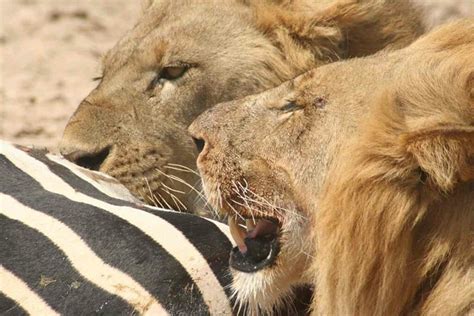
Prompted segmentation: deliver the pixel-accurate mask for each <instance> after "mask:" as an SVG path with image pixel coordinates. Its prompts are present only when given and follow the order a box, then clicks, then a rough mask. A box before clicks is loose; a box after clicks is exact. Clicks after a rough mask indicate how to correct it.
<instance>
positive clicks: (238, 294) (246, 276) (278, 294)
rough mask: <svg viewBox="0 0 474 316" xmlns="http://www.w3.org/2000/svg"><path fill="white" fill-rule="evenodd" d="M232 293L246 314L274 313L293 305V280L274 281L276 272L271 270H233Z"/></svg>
mask: <svg viewBox="0 0 474 316" xmlns="http://www.w3.org/2000/svg"><path fill="white" fill-rule="evenodd" d="M232 274H233V278H234V281H233V283H232V292H233V293H232V294H233V296H234V297H235V299H236V304H238V308H239V309H244V308H245V312H246V313H245V314H246V315H252V316H253V315H272V314H274V312H275V311H277V310H279V309H281V308H283V307H285V306H288V305H291V304H292V303H291V302H292V299H293V297H294V295H293V286H292V285H290V284H291V283H292V282H289V280H284V279H282V280H280V281H279V282H278V283H276V282H274V279H275V274H276V272H274V271H272V270H271V269H270V270H266V271H261V272H257V273H243V272H238V271H233V273H232Z"/></svg>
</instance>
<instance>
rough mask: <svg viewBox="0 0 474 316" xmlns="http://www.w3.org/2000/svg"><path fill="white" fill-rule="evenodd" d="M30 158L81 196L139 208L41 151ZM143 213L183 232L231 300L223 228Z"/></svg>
mask: <svg viewBox="0 0 474 316" xmlns="http://www.w3.org/2000/svg"><path fill="white" fill-rule="evenodd" d="M28 154H29V155H30V156H32V157H33V158H35V159H38V160H40V161H41V162H43V163H44V164H45V165H46V166H47V167H48V168H49V169H50V170H51V171H52V172H53V173H54V174H56V175H57V176H59V177H60V178H61V179H62V180H63V181H64V182H66V183H68V184H69V185H70V186H72V187H74V189H76V190H77V191H79V192H81V193H84V194H86V195H89V196H91V197H95V198H97V199H100V200H104V201H107V202H108V203H111V204H114V205H124V204H128V205H131V206H133V207H135V208H136V207H137V206H136V205H132V203H128V202H124V201H122V200H119V199H115V198H112V197H110V196H108V195H106V194H104V193H102V192H100V191H98V190H97V189H96V188H95V187H94V186H92V185H91V184H90V183H88V182H86V181H84V180H83V179H80V178H79V177H78V176H76V175H75V174H74V173H73V172H72V171H71V170H69V169H68V168H66V167H64V166H62V165H59V164H57V163H55V162H54V161H51V160H50V159H48V157H46V156H45V155H44V153H43V152H41V151H37V150H32V151H29V152H28ZM140 209H143V210H146V211H147V212H149V213H153V214H154V215H156V216H159V217H161V218H162V219H164V220H166V221H168V222H170V223H171V224H172V225H173V226H175V227H176V228H177V229H178V230H179V231H181V232H182V233H183V234H184V235H185V236H186V238H188V240H189V241H190V242H191V243H192V244H193V245H194V246H195V247H196V248H197V249H198V250H199V252H200V253H201V254H202V255H203V256H204V258H205V259H206V260H207V262H208V264H209V266H210V268H211V269H212V271H213V272H214V274H215V275H216V277H217V279H218V280H219V283H220V284H221V285H222V287H224V289H225V293H226V295H227V296H228V297H229V298H230V297H231V290H230V288H229V286H228V285H229V284H230V283H231V282H232V277H231V275H230V271H229V254H230V250H231V249H232V244H231V242H230V241H229V239H228V238H227V236H226V235H225V234H224V233H222V231H220V230H219V228H217V227H216V226H215V225H214V224H212V223H210V222H209V221H207V220H205V219H202V218H199V217H196V216H195V215H188V214H180V215H179V216H176V213H172V212H162V211H157V210H154V209H150V208H140Z"/></svg>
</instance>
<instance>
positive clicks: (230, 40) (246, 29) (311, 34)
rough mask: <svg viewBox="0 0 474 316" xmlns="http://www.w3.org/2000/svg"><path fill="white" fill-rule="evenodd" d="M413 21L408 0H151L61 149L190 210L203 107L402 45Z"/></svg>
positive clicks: (112, 55)
mask: <svg viewBox="0 0 474 316" xmlns="http://www.w3.org/2000/svg"><path fill="white" fill-rule="evenodd" d="M421 31H422V27H421V25H420V22H419V19H418V15H417V13H416V10H413V8H412V7H411V6H410V5H409V3H408V1H397V3H394V2H393V1H379V0H365V1H355V0H354V1H353V0H350V1H349V0H337V1H332V2H329V1H322V2H320V3H318V4H314V3H312V2H310V1H308V4H307V3H305V1H270V0H269V1H244V0H226V1H212V0H206V1H198V2H192V1H184V0H179V1H176V0H156V1H150V5H149V7H148V8H147V9H146V10H145V12H144V14H143V16H142V17H141V19H140V20H139V22H138V23H137V24H136V26H135V27H134V28H133V29H132V30H131V31H130V32H129V33H128V34H127V35H126V36H125V37H124V38H123V39H122V40H120V41H119V42H118V43H117V44H116V46H115V47H114V48H112V49H111V50H110V51H109V52H108V53H107V54H106V55H105V57H104V58H103V75H102V77H101V79H100V82H99V84H98V86H97V87H96V88H95V89H94V90H93V91H91V92H90V94H89V95H88V96H87V97H86V98H85V99H84V101H83V102H82V103H81V104H80V106H79V108H78V109H77V111H76V112H75V113H74V115H73V116H72V118H71V119H70V121H69V123H68V125H67V126H66V128H65V131H64V136H63V139H62V141H61V145H60V151H61V153H62V154H63V155H64V156H65V157H67V158H68V159H70V160H72V161H74V162H76V163H77V164H79V165H82V166H85V167H87V168H90V169H94V170H100V171H102V172H105V173H108V174H109V175H112V176H114V177H115V178H117V179H118V180H119V181H120V182H122V183H123V184H124V185H125V186H126V187H127V188H128V189H130V190H131V192H132V193H134V194H135V195H136V196H138V197H140V198H142V199H143V200H144V201H146V202H148V203H154V204H157V205H160V206H163V207H167V208H174V209H186V210H188V211H195V212H197V211H199V210H200V206H199V203H196V196H199V195H200V194H201V193H200V192H199V190H196V189H195V185H196V183H197V182H199V178H198V176H197V174H196V171H195V158H196V155H197V151H196V149H195V147H194V144H193V142H192V139H191V137H189V135H188V134H187V131H186V128H187V126H188V125H189V124H190V123H191V122H192V121H193V119H194V118H196V117H197V116H198V115H199V114H200V113H202V112H203V111H204V110H206V109H207V108H209V107H211V106H212V105H214V104H216V103H218V102H223V101H228V100H233V99H237V98H241V97H243V96H245V95H249V94H254V93H257V92H260V91H263V90H266V89H268V88H271V87H274V86H277V85H278V84H280V83H282V82H283V81H285V80H288V79H291V78H294V77H295V76H297V75H298V74H301V73H303V72H304V71H306V70H308V69H310V68H313V67H316V66H319V65H322V64H326V63H329V62H331V61H335V60H338V59H343V58H348V57H354V56H363V55H367V54H371V53H374V52H376V51H378V50H380V49H382V48H384V47H391V48H398V47H403V46H406V45H407V44H408V43H410V42H411V41H413V40H414V39H415V38H416V37H417V36H418V35H419V34H420V32H421Z"/></svg>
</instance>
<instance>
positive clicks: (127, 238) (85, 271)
mask: <svg viewBox="0 0 474 316" xmlns="http://www.w3.org/2000/svg"><path fill="white" fill-rule="evenodd" d="M124 197H125V198H126V199H127V200H123V198H124ZM0 239H1V240H0V315H23V314H32V315H57V314H64V315H89V314H102V315H125V314H126V315H130V314H151V315H209V314H210V315H231V314H233V313H234V314H235V313H236V311H234V310H233V303H232V300H231V298H230V297H231V292H230V288H229V286H228V285H229V284H230V283H231V281H232V280H231V276H230V273H229V270H228V258H229V252H230V249H231V248H232V247H233V246H232V242H231V239H230V235H229V232H228V228H227V226H226V225H224V224H221V223H218V222H216V221H212V220H209V219H205V218H200V217H198V216H194V215H189V214H184V213H177V212H173V211H168V210H163V209H158V208H152V207H148V206H144V205H141V204H139V203H137V202H136V201H134V199H133V197H132V196H131V195H130V194H129V193H128V192H127V191H126V190H125V189H124V188H123V187H122V186H120V185H118V184H115V182H114V181H112V180H111V178H109V177H108V176H105V175H102V174H99V173H96V172H91V171H88V170H85V169H82V168H80V167H77V166H75V165H72V164H71V163H69V162H68V161H66V160H64V159H62V158H60V157H57V156H53V155H50V154H47V153H46V152H44V151H39V150H34V149H29V148H26V147H20V146H13V145H10V144H8V143H4V142H1V143H0Z"/></svg>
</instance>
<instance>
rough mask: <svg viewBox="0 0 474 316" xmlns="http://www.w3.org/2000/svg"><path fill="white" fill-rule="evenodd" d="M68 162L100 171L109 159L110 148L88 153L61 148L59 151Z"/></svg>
mask: <svg viewBox="0 0 474 316" xmlns="http://www.w3.org/2000/svg"><path fill="white" fill-rule="evenodd" d="M59 151H60V152H61V154H62V155H63V156H64V158H66V159H67V160H69V161H71V162H73V163H75V164H76V165H79V166H81V167H84V168H86V169H90V170H95V171H98V170H99V169H100V166H101V165H102V163H103V162H104V161H105V159H107V156H108V155H109V153H110V147H105V148H103V149H101V150H98V151H94V152H88V151H84V150H74V149H66V148H61V149H60V150H59Z"/></svg>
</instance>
